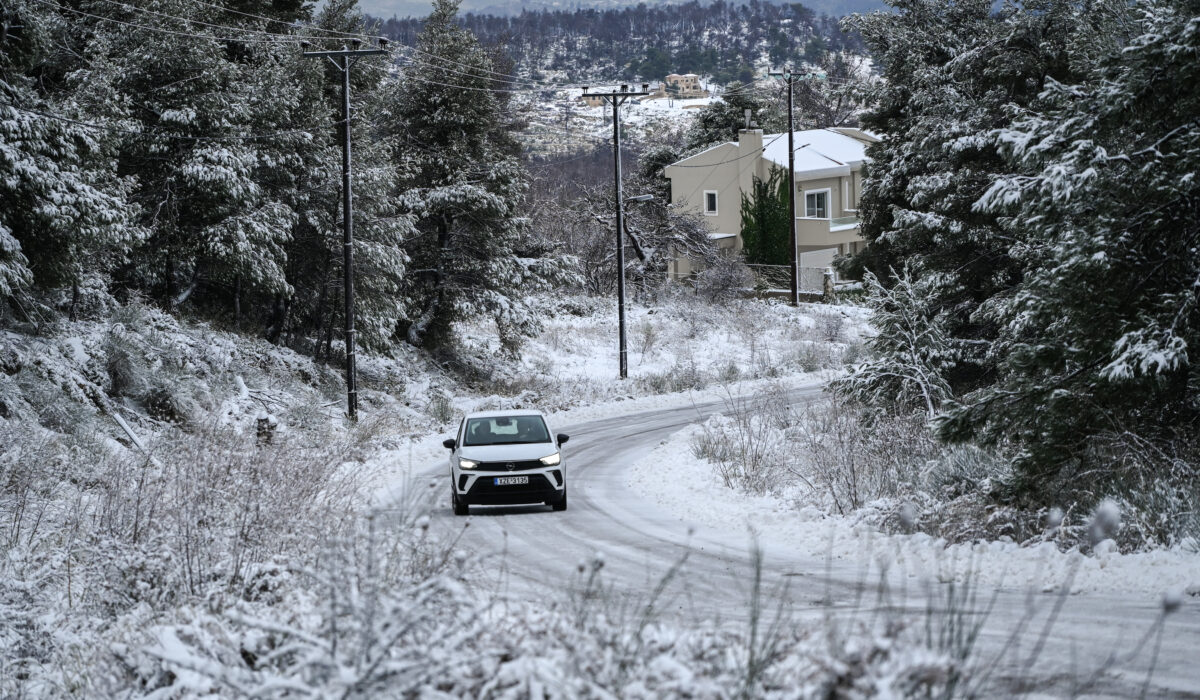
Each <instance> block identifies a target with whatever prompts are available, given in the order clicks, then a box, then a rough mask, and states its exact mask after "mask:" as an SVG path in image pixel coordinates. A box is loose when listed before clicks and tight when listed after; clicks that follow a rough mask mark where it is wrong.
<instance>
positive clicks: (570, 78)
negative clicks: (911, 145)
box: [375, 0, 862, 87]
mask: <svg viewBox="0 0 1200 700" xmlns="http://www.w3.org/2000/svg"><path fill="white" fill-rule="evenodd" d="M375 21H378V22H380V29H381V31H382V33H383V34H384V35H385V36H387V37H389V38H390V39H392V40H393V41H397V42H399V43H402V44H409V45H411V44H412V43H413V42H415V41H416V38H417V36H418V34H419V33H420V31H421V27H422V23H423V19H422V18H419V17H417V18H411V17H410V18H397V17H393V18H391V19H387V20H378V19H377V20H375ZM460 23H461V24H462V26H464V27H466V28H468V29H469V30H470V31H471V32H472V33H474V34H475V36H477V37H479V40H480V41H481V42H482V43H483V44H484V45H486V46H493V47H497V48H498V50H499V51H500V52H501V53H503V54H504V55H505V56H506V57H507V58H508V59H509V60H511V61H512V62H513V64H514V71H513V72H514V74H515V75H516V76H518V77H519V79H520V80H522V81H534V82H538V81H541V82H545V83H554V84H563V83H568V82H578V81H608V82H612V81H617V80H631V81H632V80H644V81H658V80H661V79H662V78H663V76H665V75H667V74H668V73H675V72H679V73H684V72H687V73H697V74H700V75H703V76H707V77H709V78H711V79H712V80H713V81H715V82H717V83H726V82H730V81H733V80H740V81H747V80H750V79H752V78H753V77H754V75H755V73H756V67H761V66H759V65H758V64H761V63H769V64H771V65H785V64H788V63H792V64H796V65H799V64H801V63H802V62H804V61H808V62H816V61H817V60H819V59H820V58H821V56H822V55H823V54H825V53H826V52H828V51H846V52H852V53H862V40H861V38H859V37H858V36H857V35H854V34H846V33H844V32H842V30H841V29H840V28H839V27H838V20H837V19H836V17H834V16H831V15H829V14H824V13H820V12H818V11H816V10H813V9H811V8H809V7H807V6H805V5H801V4H798V3H797V4H771V3H760V2H753V3H750V4H735V3H728V2H725V1H724V0H717V2H713V3H712V4H701V3H700V2H696V1H694V0H693V1H692V2H687V3H683V4H677V5H676V4H662V5H654V6H647V5H645V4H638V5H636V6H625V7H620V8H607V9H594V8H575V9H569V10H568V9H540V10H535V9H525V10H522V11H521V12H520V13H519V14H514V15H502V14H490V13H480V14H471V13H467V14H464V15H463V16H462V17H461V19H460ZM514 87H521V85H514Z"/></svg>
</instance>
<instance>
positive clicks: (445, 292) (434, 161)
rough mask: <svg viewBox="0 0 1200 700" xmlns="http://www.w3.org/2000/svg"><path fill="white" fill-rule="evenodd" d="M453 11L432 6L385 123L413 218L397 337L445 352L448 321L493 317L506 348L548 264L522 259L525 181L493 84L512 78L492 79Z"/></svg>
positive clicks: (528, 320) (525, 321) (526, 317)
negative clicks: (407, 312) (404, 313)
mask: <svg viewBox="0 0 1200 700" xmlns="http://www.w3.org/2000/svg"><path fill="white" fill-rule="evenodd" d="M457 13H458V2H457V1H456V0H436V1H435V2H434V8H433V13H432V14H431V15H430V16H429V18H428V19H427V20H426V23H425V28H424V30H423V31H422V33H421V36H420V38H419V40H418V42H417V47H416V50H415V51H414V52H413V54H412V57H411V60H410V62H409V63H408V65H407V67H406V69H405V72H404V75H403V76H402V78H401V79H400V81H399V84H398V85H397V86H396V87H395V89H394V93H395V94H394V102H393V103H392V104H391V105H390V106H389V108H388V112H389V114H388V115H387V118H386V120H385V122H384V123H385V127H384V131H385V134H386V135H387V136H388V137H389V138H391V139H393V142H394V144H395V149H396V159H397V161H398V162H399V163H400V165H401V168H402V170H403V171H404V173H405V179H404V182H403V183H402V186H403V188H404V190H405V191H404V192H403V195H402V202H403V205H404V206H405V208H406V209H407V211H409V212H411V213H412V214H413V216H414V217H415V218H416V222H417V224H416V225H417V235H416V236H415V237H414V238H413V239H412V240H410V241H409V242H408V245H407V248H406V250H407V252H408V254H409V256H410V257H411V258H412V265H411V272H410V273H409V275H408V278H407V280H406V284H405V294H406V295H407V297H408V302H409V303H410V305H411V309H412V311H411V316H410V318H409V319H408V320H407V322H405V323H404V324H402V329H401V334H402V336H403V337H404V338H405V339H406V340H407V341H408V342H410V343H412V344H414V345H420V346H424V347H429V348H446V347H447V346H448V345H449V342H450V336H451V326H452V324H453V323H454V322H455V321H458V320H460V319H464V318H469V317H479V316H490V317H492V318H494V319H495V320H496V324H497V327H498V329H499V333H500V337H501V342H502V344H503V345H504V346H505V348H506V349H507V350H509V351H513V350H515V348H516V346H517V345H518V344H519V338H520V337H521V336H522V335H523V334H527V333H530V332H532V330H533V329H534V328H535V327H536V326H537V317H536V313H535V311H534V309H533V308H531V307H530V305H529V304H528V303H527V302H526V295H527V294H528V292H530V291H533V290H534V289H537V288H539V287H541V286H543V284H544V283H545V282H546V281H547V280H548V277H547V269H546V266H547V265H548V264H549V263H548V261H546V260H545V259H536V258H527V257H524V256H522V255H521V252H522V250H521V246H522V244H523V243H524V242H525V241H526V239H525V237H524V234H523V232H522V227H523V225H524V220H523V219H522V218H521V217H520V216H518V214H517V211H516V207H517V205H518V203H519V202H520V198H521V194H522V192H523V189H524V186H525V183H524V179H523V174H522V172H521V169H520V166H519V163H518V161H517V159H516V157H515V156H514V154H515V152H516V148H515V147H514V144H513V142H512V138H511V136H510V135H509V134H508V132H507V131H506V117H507V115H506V114H505V112H504V110H503V104H502V101H501V100H500V99H499V98H498V94H503V93H498V92H497V90H503V89H506V88H509V87H510V85H509V84H508V83H502V82H499V81H496V80H495V78H496V76H495V74H494V73H493V72H492V71H494V67H493V66H494V64H493V61H492V60H491V58H490V57H489V55H488V53H487V52H486V51H485V50H484V49H483V47H481V46H480V45H479V42H478V41H477V40H476V39H475V37H474V36H473V35H472V34H471V33H470V32H469V31H467V30H465V29H463V28H462V27H461V26H460V25H459V24H458V22H457Z"/></svg>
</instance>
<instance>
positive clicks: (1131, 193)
mask: <svg viewBox="0 0 1200 700" xmlns="http://www.w3.org/2000/svg"><path fill="white" fill-rule="evenodd" d="M1118 9H1119V8H1118ZM1115 11H1117V10H1114V12H1115ZM1198 22H1200V5H1197V3H1196V2H1194V0H1193V1H1186V0H1150V1H1149V2H1144V3H1140V4H1139V5H1138V6H1137V22H1136V25H1135V26H1136V27H1137V30H1138V33H1139V34H1140V35H1139V36H1136V37H1134V38H1133V39H1132V40H1131V41H1128V42H1124V41H1122V42H1121V43H1122V44H1126V45H1125V46H1124V47H1123V48H1122V49H1121V50H1119V51H1111V52H1110V53H1109V57H1108V58H1107V59H1106V60H1105V61H1104V62H1103V64H1102V66H1101V67H1100V68H1099V69H1098V70H1097V71H1096V72H1095V73H1094V74H1091V75H1088V76H1086V78H1087V79H1086V80H1083V81H1080V82H1078V83H1076V84H1064V83H1060V82H1053V81H1048V82H1047V85H1046V93H1045V95H1044V100H1043V104H1042V105H1040V106H1039V108H1038V109H1037V110H1035V111H1026V112H1021V113H1020V117H1019V118H1018V119H1017V120H1016V121H1015V123H1014V124H1013V125H1012V126H1011V127H1008V128H1003V129H999V130H996V131H994V132H992V134H991V136H990V137H989V140H990V141H991V142H992V143H994V144H995V145H996V147H998V148H1000V149H1002V150H1003V152H1004V153H1005V155H1007V156H1008V157H1009V159H1010V161H1011V163H1012V167H1013V168H1014V169H1015V170H1017V171H1019V172H1021V173H1022V174H1021V175H1019V176H1018V175H1014V176H1009V177H1002V178H1000V179H999V180H997V181H996V183H995V184H994V185H993V186H992V187H991V188H990V189H988V190H987V192H986V193H984V195H983V196H982V198H981V199H980V200H979V202H978V205H977V209H979V210H981V211H984V212H988V213H992V214H995V215H1003V216H1008V217H1011V218H1009V219H1008V220H1007V221H1006V225H1005V231H1006V232H1009V235H1011V232H1015V231H1020V232H1022V235H1023V237H1024V238H1025V239H1026V240H1025V243H1024V245H1023V246H1022V247H1021V248H1020V249H1019V250H1018V251H1017V253H1016V255H1017V256H1018V258H1019V260H1020V262H1021V264H1022V265H1023V267H1024V268H1025V279H1024V282H1023V284H1022V285H1021V286H1020V288H1019V289H1017V290H1016V291H1015V293H1013V294H1010V295H1007V296H1005V297H1001V298H999V299H997V300H996V301H995V302H994V303H993V307H992V309H991V310H990V311H989V316H990V317H991V318H993V319H995V323H996V324H997V325H998V326H999V328H1000V337H999V341H998V343H997V346H996V350H995V355H996V356H998V357H999V358H1001V359H1000V366H999V370H1000V379H999V381H998V382H996V384H995V385H994V386H989V387H986V388H984V389H982V390H981V391H978V392H976V393H973V394H970V395H968V396H966V397H964V398H963V399H962V402H961V404H959V405H957V406H955V407H954V409H953V410H952V411H951V412H950V416H949V418H948V420H946V421H945V423H944V424H943V426H942V433H943V435H944V436H945V437H947V438H950V439H967V438H972V437H974V438H979V439H983V440H986V441H990V442H995V441H999V440H1009V441H1013V442H1015V443H1016V444H1018V445H1020V447H1021V452H1020V458H1019V466H1020V467H1021V471H1022V476H1023V477H1024V480H1023V486H1024V487H1025V488H1026V489H1027V490H1036V492H1038V493H1049V492H1051V491H1052V490H1053V489H1057V488H1068V489H1071V490H1077V489H1088V490H1091V492H1092V493H1093V495H1107V494H1106V493H1105V490H1106V489H1113V488H1117V486H1114V482H1115V481H1119V482H1123V483H1122V484H1121V485H1123V486H1129V485H1133V484H1136V483H1138V482H1139V481H1141V480H1143V479H1153V480H1160V481H1161V480H1164V479H1167V480H1169V481H1170V482H1171V485H1172V486H1175V487H1180V488H1189V486H1188V484H1191V486H1190V488H1193V489H1194V488H1195V484H1196V480H1197V479H1198V478H1200V470H1198V468H1197V465H1196V462H1195V455H1194V454H1192V455H1191V456H1188V455H1187V454H1186V451H1187V450H1188V449H1194V442H1195V436H1196V434H1197V432H1196V431H1197V427H1198V426H1200V369H1198V365H1197V364H1196V363H1195V361H1194V359H1193V357H1194V352H1195V348H1197V347H1200V253H1198V251H1200V183H1198V182H1197V176H1196V173H1198V172H1200V123H1198V122H1197V120H1196V115H1197V114H1200V94H1198V93H1197V92H1196V91H1195V90H1180V89H1179V86H1182V85H1196V84H1198V82H1200V61H1198V60H1197V56H1198V55H1200V32H1197V31H1196V28H1197V26H1198ZM1119 38H1120V37H1119V35H1118V36H1116V37H1114V39H1119ZM1188 445H1193V447H1191V448H1189V447H1188ZM1189 462H1190V467H1188V468H1187V469H1185V470H1184V472H1178V471H1176V472H1174V473H1173V472H1172V471H1171V470H1172V469H1173V465H1180V464H1187V463H1189ZM1085 472H1086V473H1087V474H1089V475H1090V476H1089V477H1088V478H1087V479H1082V480H1081V479H1080V477H1081V475H1082V474H1083V473H1085ZM1194 494H1195V491H1193V498H1194Z"/></svg>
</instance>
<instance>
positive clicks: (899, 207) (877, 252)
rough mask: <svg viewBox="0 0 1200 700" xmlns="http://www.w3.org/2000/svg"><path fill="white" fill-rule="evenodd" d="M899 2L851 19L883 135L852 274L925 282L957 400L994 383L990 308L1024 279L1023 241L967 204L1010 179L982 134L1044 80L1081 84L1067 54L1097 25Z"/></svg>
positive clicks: (1060, 14)
mask: <svg viewBox="0 0 1200 700" xmlns="http://www.w3.org/2000/svg"><path fill="white" fill-rule="evenodd" d="M894 5H895V8H896V9H897V10H898V13H876V14H872V15H866V16H855V17H853V18H850V19H849V20H848V24H849V26H850V27H853V28H856V29H859V30H860V31H861V32H862V36H863V38H864V40H865V41H866V43H867V45H868V46H870V47H871V48H872V49H873V51H874V53H875V60H876V64H877V65H878V66H879V68H880V69H881V70H882V73H883V78H884V82H883V83H882V84H881V85H880V86H879V87H878V88H877V89H876V93H875V95H874V97H875V106H874V107H873V108H871V109H870V110H868V111H867V112H866V113H865V114H864V115H863V117H862V123H863V125H864V126H865V127H866V128H868V129H870V130H871V131H873V132H875V133H878V134H880V135H881V136H883V138H882V140H881V141H879V142H878V143H875V144H872V145H871V146H870V147H869V148H868V151H867V155H868V156H869V157H870V158H871V163H870V164H869V166H868V167H867V171H866V175H865V178H864V189H863V197H862V203H861V205H860V207H859V216H860V217H861V219H862V234H863V237H864V238H866V240H867V241H868V242H869V243H870V245H869V246H868V247H867V248H866V250H865V252H864V253H862V254H860V255H859V256H857V257H856V258H855V259H854V260H853V261H852V263H851V265H850V266H849V267H850V269H849V271H850V272H851V273H861V272H862V271H863V269H864V268H865V269H866V270H869V271H870V272H872V273H873V274H874V275H875V277H876V278H877V279H878V280H880V282H881V283H882V284H884V285H889V284H892V283H893V281H894V280H895V279H896V278H894V277H893V275H892V270H900V269H905V268H908V269H909V270H911V273H912V275H913V276H914V277H919V278H920V279H921V285H920V288H921V290H922V292H923V298H922V299H921V300H920V301H921V303H923V304H925V305H926V306H927V308H926V309H925V310H923V311H921V315H922V316H923V317H927V318H934V317H937V316H942V317H944V318H942V319H941V320H939V321H938V322H937V323H938V326H939V327H940V328H943V329H944V332H945V334H946V336H947V337H948V338H949V339H950V340H951V342H952V343H953V344H954V345H955V347H956V351H957V352H956V353H955V357H956V358H958V359H957V361H955V362H946V363H941V364H939V371H941V372H943V373H944V376H943V377H942V380H944V381H945V382H946V383H947V384H948V385H949V386H950V387H951V388H952V390H953V392H954V393H955V394H960V393H962V392H964V391H969V390H971V389H974V388H976V387H978V386H981V385H984V384H987V383H988V382H990V381H992V380H993V379H994V376H995V375H994V373H995V368H996V363H997V360H998V358H997V356H996V355H995V354H994V353H989V352H988V349H989V348H990V347H991V342H992V341H993V340H995V339H996V337H997V334H998V326H997V323H996V321H995V319H994V318H993V317H991V316H990V315H988V314H987V313H986V307H987V305H988V304H990V303H992V300H994V299H997V298H1001V297H1003V296H1005V295H1008V294H1011V293H1013V291H1014V290H1015V289H1017V287H1018V285H1019V284H1020V283H1021V280H1022V277H1023V273H1024V266H1023V265H1022V264H1021V263H1020V262H1019V261H1017V260H1014V258H1013V250H1014V249H1019V248H1020V246H1022V245H1023V242H1022V238H1023V237H1024V232H1022V231H1021V230H1016V229H1011V228H1008V227H1006V226H1004V225H1003V223H1002V221H1001V220H1000V219H1001V218H1002V217H1001V216H1000V215H998V214H996V213H993V212H989V211H980V210H978V209H977V208H975V207H974V203H975V202H976V201H977V200H978V199H979V197H980V196H981V195H983V193H984V192H985V191H987V189H988V188H989V187H990V186H991V183H992V182H993V181H994V180H995V179H996V178H997V177H1002V176H1005V175H1008V174H1010V173H1012V172H1013V171H1012V166H1011V165H1010V164H1008V163H1007V162H1006V161H1005V159H1004V158H1003V157H1002V155H1001V154H1000V153H999V149H998V148H997V146H996V145H995V144H994V143H993V142H992V141H990V140H989V139H987V138H984V137H983V135H984V134H987V133H988V132H989V131H990V130H992V129H996V128H1001V127H1003V126H1005V125H1007V124H1008V123H1009V120H1010V115H1011V113H1012V111H1013V110H1019V109H1022V108H1026V107H1028V106H1029V105H1031V104H1034V103H1035V102H1036V100H1037V96H1038V94H1039V93H1040V92H1041V90H1042V88H1043V87H1044V86H1045V85H1046V84H1047V83H1048V82H1049V81H1051V80H1067V79H1069V78H1070V77H1071V76H1073V75H1076V73H1077V70H1079V69H1078V68H1077V67H1076V66H1075V65H1073V64H1072V62H1071V60H1070V58H1071V56H1072V55H1074V54H1073V52H1072V50H1071V47H1072V45H1073V43H1074V42H1076V41H1078V38H1079V37H1080V36H1086V35H1088V34H1089V32H1090V31H1091V30H1090V29H1089V27H1091V26H1093V25H1095V24H1096V22H1098V21H1099V20H1098V19H1097V18H1096V17H1094V16H1092V15H1091V14H1089V13H1088V12H1086V11H1084V10H1080V9H1078V8H1077V6H1076V5H1075V4H1074V3H1070V2H1066V1H1065V0H1044V1H1039V2H1036V3H1032V4H1031V3H1026V4H1025V8H1024V9H1015V8H1009V7H1006V8H1005V9H1004V10H1003V11H1001V12H998V13H997V12H994V11H993V3H992V2H990V0H967V1H966V2H956V3H952V4H947V3H944V2H939V1H938V0H898V1H897V2H895V3H894ZM1085 67H1086V64H1085Z"/></svg>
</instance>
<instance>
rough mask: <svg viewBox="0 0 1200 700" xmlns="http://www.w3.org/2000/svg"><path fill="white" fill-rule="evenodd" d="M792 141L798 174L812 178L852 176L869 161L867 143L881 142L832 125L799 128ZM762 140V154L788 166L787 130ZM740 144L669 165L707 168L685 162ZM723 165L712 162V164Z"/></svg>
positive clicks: (725, 144)
mask: <svg viewBox="0 0 1200 700" xmlns="http://www.w3.org/2000/svg"><path fill="white" fill-rule="evenodd" d="M793 140H794V141H795V144H796V173H797V175H800V176H802V177H804V178H808V179H812V178H818V177H837V176H841V175H849V174H850V171H851V170H852V169H854V168H857V167H859V166H860V165H862V163H863V162H864V161H866V160H867V157H866V149H867V145H868V144H869V143H871V142H874V141H878V140H879V138H878V137H877V136H875V135H874V134H872V133H870V132H866V131H862V130H860V129H849V128H832V129H808V130H806V131H797V132H795V135H794V137H793ZM762 142H763V153H762V157H763V158H765V159H767V160H769V161H771V162H772V163H775V164H776V165H781V166H783V167H784V168H786V167H787V164H788V157H787V143H788V142H787V132H784V133H782V134H764V135H763V137H762ZM737 145H738V144H737V142H736V141H726V142H724V143H719V144H717V145H715V146H710V147H709V148H706V149H705V150H703V151H701V152H699V153H696V154H693V155H691V156H688V157H687V158H683V159H682V160H679V161H676V162H674V163H672V164H671V165H670V166H667V167H668V168H670V167H673V166H681V165H682V166H683V167H687V168H700V167H705V164H703V163H698V164H694V165H693V164H688V165H684V164H685V163H688V161H691V160H692V159H694V158H697V157H698V156H701V155H703V154H705V153H708V152H710V151H712V150H715V149H717V148H723V147H727V146H734V147H736V146H737ZM748 155H750V154H748V153H747V154H742V155H740V156H738V157H737V158H736V160H741V159H742V158H746V157H747V156H748ZM725 162H728V161H725ZM721 164H722V163H713V164H712V165H714V166H716V165H721Z"/></svg>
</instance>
